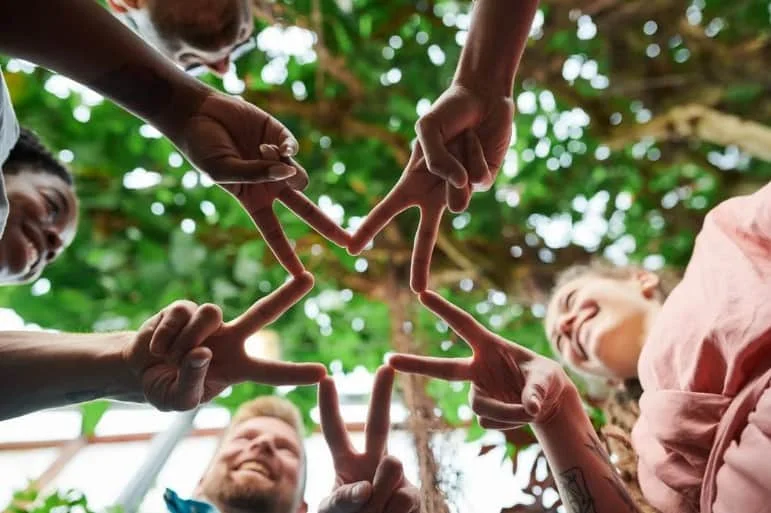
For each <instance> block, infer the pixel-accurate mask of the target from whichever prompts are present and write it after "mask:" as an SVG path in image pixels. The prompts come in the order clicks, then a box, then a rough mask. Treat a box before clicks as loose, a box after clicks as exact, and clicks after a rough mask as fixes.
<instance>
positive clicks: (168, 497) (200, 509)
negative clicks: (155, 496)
mask: <svg viewBox="0 0 771 513" xmlns="http://www.w3.org/2000/svg"><path fill="white" fill-rule="evenodd" d="M163 500H164V501H165V502H166V507H167V508H168V510H169V513H217V508H215V507H214V506H212V505H211V504H209V503H208V502H203V501H199V500H196V499H181V498H180V497H179V495H177V493H176V492H175V491H174V490H172V489H171V488H166V491H165V492H164V493H163Z"/></svg>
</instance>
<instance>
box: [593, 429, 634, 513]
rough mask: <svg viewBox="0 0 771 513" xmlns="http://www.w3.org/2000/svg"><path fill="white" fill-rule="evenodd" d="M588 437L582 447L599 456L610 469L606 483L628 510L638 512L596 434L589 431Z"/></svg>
mask: <svg viewBox="0 0 771 513" xmlns="http://www.w3.org/2000/svg"><path fill="white" fill-rule="evenodd" d="M588 438H589V441H588V443H585V444H584V447H586V448H587V449H589V450H590V451H592V452H593V453H594V454H595V455H596V456H597V457H598V458H600V460H601V461H602V462H603V463H605V465H607V467H608V470H609V471H610V477H608V476H606V477H605V480H607V481H608V484H610V486H612V487H613V489H614V490H615V491H616V493H617V494H618V496H619V497H620V498H621V500H623V501H624V504H626V507H627V510H628V511H630V512H632V513H637V512H639V511H640V510H639V508H638V507H637V504H635V502H634V500H632V497H631V496H630V495H629V491H628V490H627V489H626V486H625V485H624V483H623V481H621V478H620V477H619V475H618V472H616V468H615V467H614V466H613V464H612V463H611V462H610V458H609V457H608V453H607V451H605V449H603V448H602V446H601V445H600V442H599V440H598V439H597V436H595V435H594V434H593V433H589V434H588Z"/></svg>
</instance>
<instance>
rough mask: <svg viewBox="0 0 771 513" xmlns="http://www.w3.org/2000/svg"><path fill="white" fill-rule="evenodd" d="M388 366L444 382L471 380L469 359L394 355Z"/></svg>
mask: <svg viewBox="0 0 771 513" xmlns="http://www.w3.org/2000/svg"><path fill="white" fill-rule="evenodd" d="M388 365H389V366H390V367H392V368H393V369H395V370H398V371H399V372H406V373H409V374H419V375H421V376H429V377H431V378H437V379H444V380H446V381H467V380H470V379H471V358H435V357H431V356H416V355H412V354H395V355H393V356H391V358H390V359H389V360H388Z"/></svg>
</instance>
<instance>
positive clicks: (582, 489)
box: [557, 467, 596, 513]
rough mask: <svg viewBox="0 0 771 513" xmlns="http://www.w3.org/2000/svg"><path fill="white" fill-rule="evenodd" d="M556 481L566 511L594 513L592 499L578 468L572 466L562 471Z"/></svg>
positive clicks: (570, 512) (582, 474) (571, 512)
mask: <svg viewBox="0 0 771 513" xmlns="http://www.w3.org/2000/svg"><path fill="white" fill-rule="evenodd" d="M557 483H558V484H559V488H560V492H562V493H561V494H560V495H561V496H562V502H563V504H564V505H565V507H566V508H567V511H568V513H596V511H595V509H594V500H593V499H592V496H591V494H590V493H589V488H588V487H587V486H586V480H585V479H584V473H583V472H582V471H581V469H580V468H578V467H573V468H570V469H568V470H566V471H565V472H562V473H561V474H559V475H558V476H557Z"/></svg>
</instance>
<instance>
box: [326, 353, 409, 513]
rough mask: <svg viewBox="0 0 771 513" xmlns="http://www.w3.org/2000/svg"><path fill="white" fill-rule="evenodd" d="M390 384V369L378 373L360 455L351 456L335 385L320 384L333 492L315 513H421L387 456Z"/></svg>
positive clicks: (397, 465)
mask: <svg viewBox="0 0 771 513" xmlns="http://www.w3.org/2000/svg"><path fill="white" fill-rule="evenodd" d="M393 381H394V372H393V370H392V369H390V368H388V367H381V368H380V369H378V371H377V374H376V375H375V384H374V386H373V388H372V399H371V400H370V403H369V415H368V417H367V425H366V428H365V431H366V443H365V450H364V452H363V453H358V452H356V451H355V449H354V448H353V445H352V444H351V440H350V438H349V437H348V433H347V432H346V430H345V423H344V422H343V419H342V417H341V416H340V406H339V404H338V398H337V390H336V389H335V382H334V381H333V380H332V379H331V378H325V379H323V380H322V381H321V383H319V409H320V411H321V428H322V431H323V433H324V438H325V439H326V441H327V445H329V449H330V451H331V452H332V459H333V461H334V465H335V485H334V489H333V491H332V493H331V494H330V495H329V496H328V497H326V498H325V499H324V500H323V501H322V502H321V505H320V506H319V513H417V512H418V511H420V491H419V490H418V489H417V488H415V487H414V486H412V485H411V484H410V482H409V481H407V479H406V478H405V477H404V472H403V469H402V464H401V462H400V461H399V460H397V459H396V458H394V457H393V456H387V455H386V442H387V441H388V432H389V426H390V420H391V413H390V406H391V387H392V386H393Z"/></svg>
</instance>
